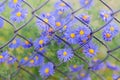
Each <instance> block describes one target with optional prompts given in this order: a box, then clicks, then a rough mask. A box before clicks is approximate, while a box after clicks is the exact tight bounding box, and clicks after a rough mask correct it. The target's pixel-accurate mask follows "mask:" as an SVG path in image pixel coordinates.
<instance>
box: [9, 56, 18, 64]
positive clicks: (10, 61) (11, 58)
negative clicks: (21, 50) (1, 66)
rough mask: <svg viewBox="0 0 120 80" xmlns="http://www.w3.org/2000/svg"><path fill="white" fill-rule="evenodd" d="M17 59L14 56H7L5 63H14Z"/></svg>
mask: <svg viewBox="0 0 120 80" xmlns="http://www.w3.org/2000/svg"><path fill="white" fill-rule="evenodd" d="M16 60H17V59H16V58H15V57H14V56H9V57H8V59H7V64H14V63H15V61H16Z"/></svg>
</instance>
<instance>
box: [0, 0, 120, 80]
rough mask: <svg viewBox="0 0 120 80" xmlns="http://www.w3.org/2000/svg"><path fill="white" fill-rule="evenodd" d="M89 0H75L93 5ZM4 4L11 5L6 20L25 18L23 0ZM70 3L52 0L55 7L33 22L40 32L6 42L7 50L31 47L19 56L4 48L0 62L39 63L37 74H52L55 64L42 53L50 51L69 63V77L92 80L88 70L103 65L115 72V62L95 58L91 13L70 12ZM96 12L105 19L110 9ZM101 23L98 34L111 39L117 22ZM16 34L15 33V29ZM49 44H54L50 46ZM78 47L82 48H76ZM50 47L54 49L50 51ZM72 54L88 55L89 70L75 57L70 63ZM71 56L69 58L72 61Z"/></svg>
mask: <svg viewBox="0 0 120 80" xmlns="http://www.w3.org/2000/svg"><path fill="white" fill-rule="evenodd" d="M93 3H94V0H79V4H80V6H81V7H82V8H83V9H85V10H88V9H90V8H91V7H92V6H93ZM8 4H9V8H10V9H12V12H11V16H10V20H11V21H12V22H16V23H21V22H23V21H25V19H26V18H27V15H28V11H27V9H25V8H24V6H23V4H24V0H9V2H8ZM0 5H1V3H0ZM71 6H72V5H71V4H70V3H68V2H67V3H65V2H64V1H62V0H60V1H58V2H56V3H55V5H54V7H55V10H53V11H51V12H46V13H45V12H43V13H41V14H40V15H39V16H38V17H37V19H36V26H37V28H38V29H39V32H40V34H39V36H37V37H36V38H29V39H26V38H25V37H24V38H23V39H24V40H22V39H21V38H17V37H15V38H14V39H13V40H11V41H10V42H9V43H8V48H9V49H8V50H11V51H12V50H13V51H14V50H16V49H18V48H20V50H22V49H27V50H29V49H30V50H33V51H32V52H31V53H30V55H27V56H26V55H25V56H24V58H23V57H22V58H21V59H20V60H18V59H17V57H16V56H12V55H10V54H9V53H8V51H5V52H2V53H1V54H0V64H2V63H4V62H6V63H7V64H14V63H15V62H17V63H18V64H19V66H24V67H30V68H31V67H40V69H39V73H40V75H41V76H42V77H45V78H46V77H49V76H52V75H53V74H54V73H55V70H56V68H57V67H56V66H57V65H56V64H55V63H54V62H46V61H47V60H46V59H48V58H47V57H46V55H47V56H48V57H51V53H52V55H54V56H55V57H56V59H57V60H58V62H60V63H66V62H68V63H69V64H70V66H68V67H69V68H68V69H69V72H70V73H71V74H70V75H69V74H68V77H69V76H70V77H72V78H71V79H73V80H74V79H77V80H92V79H91V74H90V73H89V71H90V70H91V71H93V72H94V71H99V70H105V69H108V70H113V71H116V72H118V71H120V66H119V65H114V64H113V63H111V62H109V61H106V62H104V61H103V60H101V59H99V58H96V57H99V56H98V54H99V53H100V51H99V45H97V44H96V42H95V41H94V40H93V37H94V38H95V36H94V31H92V26H88V25H90V23H91V22H92V21H91V18H92V16H90V14H89V13H82V14H79V15H78V16H74V13H73V14H71V13H70V7H71ZM82 8H80V9H82ZM4 9H5V6H4V4H2V5H1V6H0V14H1V13H2V12H3V11H4ZM32 15H34V14H32ZM99 15H100V18H102V20H103V22H105V23H107V22H109V21H110V20H112V18H113V17H112V12H109V11H106V10H101V11H100V14H99ZM76 17H77V18H76ZM79 22H82V23H83V24H80V23H79ZM3 26H4V18H2V17H1V16H0V28H2V27H3ZM103 27H104V28H103V29H102V35H101V36H102V38H103V40H104V41H106V42H110V41H112V40H113V39H114V38H115V37H116V36H117V35H118V34H119V32H120V31H119V27H118V25H117V23H115V22H114V21H111V22H110V23H108V24H106V25H105V26H103ZM16 35H18V34H17V33H16ZM19 37H20V36H19ZM99 42H100V41H99ZM53 45H55V46H54V47H51V46H53ZM80 48H81V49H80ZM76 49H77V50H76ZM79 49H80V50H82V51H81V52H78V51H79ZM52 50H53V51H54V52H55V53H54V52H52ZM79 53H80V54H79ZM82 53H83V54H82ZM76 56H77V57H78V58H80V59H81V60H83V61H84V59H86V62H87V59H88V62H87V64H88V67H90V70H85V69H86V66H85V65H84V64H81V63H80V64H78V63H79V61H77V62H78V63H77V62H76V63H75V64H73V63H71V62H72V59H73V58H74V57H76ZM52 57H53V56H52ZM83 57H84V58H83ZM45 58H46V59H45ZM51 59H52V58H51ZM49 60H50V59H48V61H49ZM75 60H76V59H75ZM75 60H74V59H73V61H75ZM51 61H52V60H51ZM53 61H54V59H53ZM69 64H67V65H69ZM96 64H97V65H96ZM72 73H73V75H72ZM74 73H78V75H77V76H74ZM74 77H75V78H74ZM112 77H113V79H114V80H116V79H117V78H118V77H119V76H118V75H117V74H113V76H112Z"/></svg>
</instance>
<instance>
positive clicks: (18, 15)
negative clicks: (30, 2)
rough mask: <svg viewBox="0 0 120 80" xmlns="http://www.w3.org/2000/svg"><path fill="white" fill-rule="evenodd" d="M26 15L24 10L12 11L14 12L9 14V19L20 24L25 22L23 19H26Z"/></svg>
mask: <svg viewBox="0 0 120 80" xmlns="http://www.w3.org/2000/svg"><path fill="white" fill-rule="evenodd" d="M27 14H28V12H27V10H26V9H22V8H18V9H14V11H13V12H12V13H11V17H10V19H11V20H12V21H13V22H18V23H20V22H21V21H24V20H25V18H26V17H27Z"/></svg>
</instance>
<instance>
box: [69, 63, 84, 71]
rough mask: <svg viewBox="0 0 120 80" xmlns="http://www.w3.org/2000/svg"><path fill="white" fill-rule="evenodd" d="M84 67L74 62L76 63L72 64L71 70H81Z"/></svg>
mask: <svg viewBox="0 0 120 80" xmlns="http://www.w3.org/2000/svg"><path fill="white" fill-rule="evenodd" d="M82 68H83V65H76V64H74V65H71V66H70V70H71V71H72V72H78V71H80V70H81V69H82Z"/></svg>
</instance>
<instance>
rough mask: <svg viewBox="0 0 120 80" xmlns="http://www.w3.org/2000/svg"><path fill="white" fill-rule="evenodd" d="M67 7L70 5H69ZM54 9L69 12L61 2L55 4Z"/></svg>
mask: <svg viewBox="0 0 120 80" xmlns="http://www.w3.org/2000/svg"><path fill="white" fill-rule="evenodd" d="M68 4H69V3H68ZM69 5H70V4H69ZM55 8H56V9H58V10H59V9H60V10H64V11H67V10H69V7H68V6H67V5H66V4H65V3H63V2H62V1H58V2H56V4H55Z"/></svg>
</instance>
